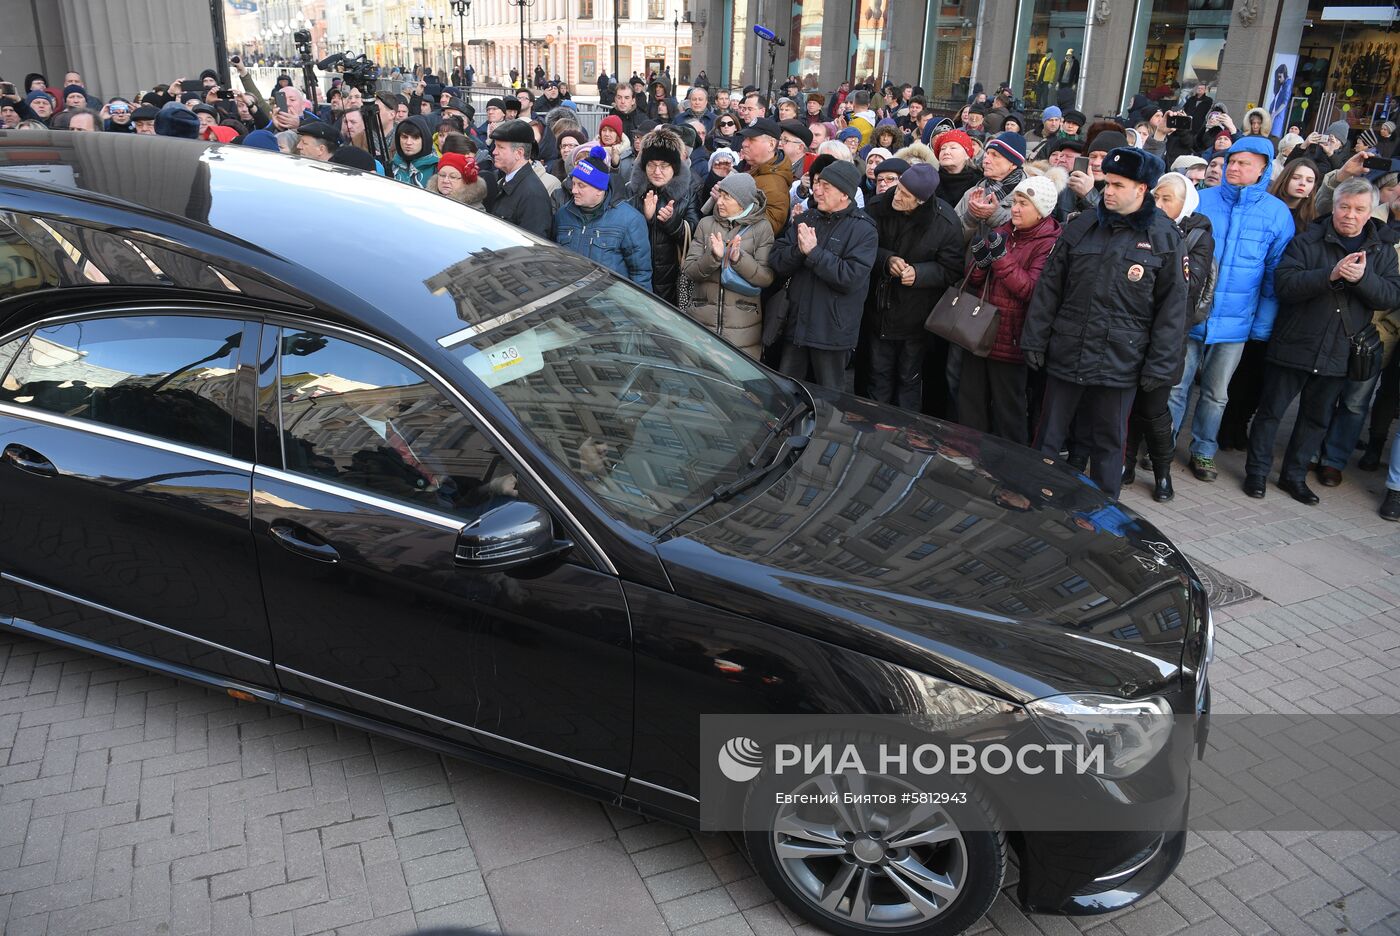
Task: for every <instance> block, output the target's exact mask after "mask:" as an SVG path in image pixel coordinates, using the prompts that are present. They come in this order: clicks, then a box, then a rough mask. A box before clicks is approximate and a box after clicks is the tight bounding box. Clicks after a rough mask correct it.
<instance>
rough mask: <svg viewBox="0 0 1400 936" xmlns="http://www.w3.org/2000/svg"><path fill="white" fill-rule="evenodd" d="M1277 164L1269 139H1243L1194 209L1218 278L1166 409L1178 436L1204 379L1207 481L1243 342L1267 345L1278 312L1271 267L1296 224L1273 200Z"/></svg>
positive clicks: (1195, 464)
mask: <svg viewBox="0 0 1400 936" xmlns="http://www.w3.org/2000/svg"><path fill="white" fill-rule="evenodd" d="M1273 158H1274V145H1273V143H1271V142H1269V138H1268V137H1258V136H1247V137H1242V138H1241V139H1240V140H1238V141H1237V142H1236V143H1235V144H1234V145H1233V146H1231V147H1230V149H1229V150H1228V151H1227V152H1226V165H1225V179H1224V181H1223V182H1222V183H1221V184H1220V185H1218V186H1216V187H1215V188H1208V189H1206V190H1205V191H1203V192H1201V204H1200V207H1198V208H1197V209H1196V212H1197V213H1198V214H1202V215H1205V216H1206V217H1207V218H1209V219H1210V225H1211V232H1212V234H1213V235H1214V237H1215V261H1216V264H1217V265H1218V266H1219V268H1220V272H1219V278H1218V279H1217V280H1216V286H1215V305H1214V307H1213V308H1212V309H1211V313H1210V317H1209V318H1207V319H1206V320H1205V321H1204V322H1202V323H1201V324H1199V325H1197V326H1196V327H1195V328H1193V329H1191V333H1190V335H1189V336H1188V337H1187V339H1186V369H1185V371H1184V372H1183V373H1182V375H1181V381H1180V382H1179V383H1178V384H1177V385H1176V387H1175V388H1174V389H1173V390H1172V395H1171V401H1170V403H1169V407H1170V409H1171V414H1172V426H1173V429H1174V431H1176V432H1177V433H1180V432H1181V429H1182V425H1181V423H1182V420H1183V418H1184V417H1185V415H1186V403H1187V400H1188V399H1189V398H1190V396H1191V385H1192V384H1193V383H1194V382H1195V381H1196V377H1197V375H1199V376H1200V379H1201V394H1200V399H1199V400H1198V401H1197V402H1196V415H1195V418H1194V419H1193V420H1192V423H1191V470H1192V471H1193V472H1194V473H1195V475H1196V477H1197V478H1199V479H1200V480H1202V481H1214V480H1215V478H1216V474H1217V472H1216V468H1215V452H1216V449H1217V448H1218V446H1217V444H1216V434H1217V433H1218V432H1219V430H1220V417H1221V416H1222V415H1223V414H1224V412H1225V404H1226V402H1227V401H1228V400H1229V389H1230V377H1231V376H1233V375H1234V373H1235V367H1236V366H1237V365H1238V364H1239V363H1240V356H1241V355H1243V354H1244V345H1245V342H1246V341H1248V340H1250V339H1255V340H1259V341H1263V340H1266V339H1268V337H1269V334H1270V332H1271V331H1272V330H1273V325H1274V316H1275V315H1277V313H1278V299H1277V298H1276V297H1275V296H1274V268H1275V267H1277V266H1278V263H1279V260H1280V259H1281V258H1282V257H1283V251H1284V248H1285V247H1287V246H1288V242H1289V241H1290V240H1292V239H1293V228H1294V225H1293V216H1292V215H1291V214H1290V213H1289V211H1288V206H1287V205H1285V204H1284V203H1283V202H1282V201H1281V200H1279V199H1278V198H1275V197H1274V196H1273V195H1270V194H1269V182H1270V177H1269V166H1270V164H1271V163H1272V162H1273Z"/></svg>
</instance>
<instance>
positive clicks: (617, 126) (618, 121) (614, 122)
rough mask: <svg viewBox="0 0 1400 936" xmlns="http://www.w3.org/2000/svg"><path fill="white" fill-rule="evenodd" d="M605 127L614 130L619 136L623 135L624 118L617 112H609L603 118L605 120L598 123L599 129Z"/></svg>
mask: <svg viewBox="0 0 1400 936" xmlns="http://www.w3.org/2000/svg"><path fill="white" fill-rule="evenodd" d="M604 127H607V128H608V129H610V130H612V132H613V133H616V134H617V135H618V136H622V118H621V117H619V116H617V115H616V114H609V115H608V116H606V117H604V118H603V122H602V123H600V124H599V125H598V129H599V130H600V131H601V130H602V129H603V128H604Z"/></svg>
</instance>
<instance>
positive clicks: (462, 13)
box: [452, 0, 472, 84]
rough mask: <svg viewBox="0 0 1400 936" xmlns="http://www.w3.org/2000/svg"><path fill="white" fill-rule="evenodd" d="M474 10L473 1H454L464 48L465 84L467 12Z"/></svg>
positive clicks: (460, 38) (465, 70) (463, 80)
mask: <svg viewBox="0 0 1400 936" xmlns="http://www.w3.org/2000/svg"><path fill="white" fill-rule="evenodd" d="M471 8H472V0H452V12H453V13H456V14H457V41H458V44H459V45H461V47H462V65H461V68H462V75H461V80H462V83H463V84H466V83H467V23H466V19H467V11H468V10H470V9H471Z"/></svg>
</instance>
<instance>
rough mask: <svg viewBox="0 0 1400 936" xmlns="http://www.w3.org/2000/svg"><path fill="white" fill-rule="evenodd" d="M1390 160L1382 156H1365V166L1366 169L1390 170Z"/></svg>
mask: <svg viewBox="0 0 1400 936" xmlns="http://www.w3.org/2000/svg"><path fill="white" fill-rule="evenodd" d="M1390 165H1391V164H1390V160H1389V159H1386V158H1385V157H1384V156H1367V157H1366V162H1365V166H1366V168H1367V169H1378V170H1380V171H1381V172H1389V171H1390Z"/></svg>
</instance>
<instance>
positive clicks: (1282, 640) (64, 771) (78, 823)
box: [0, 455, 1400, 936]
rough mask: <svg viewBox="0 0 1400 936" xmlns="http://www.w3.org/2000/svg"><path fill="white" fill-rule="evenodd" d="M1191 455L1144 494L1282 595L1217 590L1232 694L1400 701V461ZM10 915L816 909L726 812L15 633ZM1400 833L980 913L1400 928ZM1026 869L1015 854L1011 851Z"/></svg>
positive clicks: (689, 921)
mask: <svg viewBox="0 0 1400 936" xmlns="http://www.w3.org/2000/svg"><path fill="white" fill-rule="evenodd" d="M1220 462H1221V469H1222V470H1221V477H1220V480H1219V482H1218V483H1216V484H1213V485H1205V484H1200V483H1197V482H1196V481H1195V480H1194V479H1193V478H1191V477H1190V476H1189V474H1186V473H1185V472H1181V474H1182V475H1183V476H1182V477H1180V479H1179V481H1178V485H1177V489H1178V492H1179V493H1178V496H1177V499H1176V500H1175V502H1173V503H1171V504H1168V505H1165V506H1163V505H1157V504H1154V503H1153V502H1152V501H1151V500H1150V499H1149V498H1148V497H1147V487H1146V485H1145V484H1144V483H1143V482H1141V481H1140V482H1139V484H1138V485H1137V487H1136V488H1135V489H1134V490H1132V491H1129V492H1126V493H1125V495H1124V496H1125V500H1126V502H1127V503H1128V504H1130V505H1131V506H1133V507H1135V508H1137V509H1139V510H1141V511H1142V512H1143V513H1144V514H1146V515H1147V516H1148V517H1150V518H1151V519H1153V520H1154V521H1156V522H1157V523H1158V524H1159V525H1160V526H1161V527H1162V529H1163V530H1164V531H1166V532H1167V533H1168V534H1169V535H1170V536H1172V537H1173V538H1174V539H1175V541H1176V542H1177V543H1178V544H1179V545H1180V546H1181V547H1182V548H1183V549H1184V550H1185V551H1186V552H1187V553H1188V554H1189V555H1190V556H1191V557H1192V558H1193V559H1199V560H1202V561H1204V562H1206V563H1209V564H1210V565H1212V566H1214V567H1215V568H1217V569H1219V570H1220V571H1222V572H1225V573H1227V574H1229V575H1231V576H1233V577H1235V578H1237V579H1239V580H1241V581H1243V582H1245V583H1246V584H1248V585H1250V586H1252V587H1253V588H1254V589H1256V590H1257V591H1258V592H1259V593H1260V597H1257V598H1254V599H1252V600H1250V601H1248V602H1245V603H1242V604H1238V605H1233V606H1230V607H1227V608H1225V609H1223V610H1222V611H1220V612H1218V613H1217V617H1216V619H1217V622H1218V624H1219V643H1218V655H1217V661H1216V664H1215V669H1214V670H1213V671H1212V682H1213V684H1214V687H1215V701H1216V706H1217V709H1218V710H1220V711H1250V712H1253V711H1272V710H1277V711H1297V710H1302V711H1306V712H1314V713H1316V712H1342V713H1357V712H1366V713H1375V714H1396V713H1400V525H1396V524H1387V523H1385V522H1384V521H1381V520H1380V519H1379V518H1378V517H1377V516H1376V513H1375V509H1376V505H1377V503H1378V500H1379V497H1380V490H1381V487H1382V478H1383V475H1381V474H1370V475H1366V474H1362V473H1360V472H1355V471H1353V472H1351V473H1349V474H1348V476H1347V481H1346V483H1345V484H1344V485H1343V486H1342V487H1341V488H1338V489H1336V490H1327V489H1322V488H1319V489H1318V490H1319V492H1320V493H1321V494H1322V496H1323V498H1324V500H1323V504H1322V506H1320V507H1316V508H1307V507H1303V506H1301V505H1299V504H1296V503H1294V502H1293V501H1292V500H1290V499H1289V498H1287V497H1286V496H1284V495H1282V494H1281V492H1279V491H1277V490H1276V489H1273V488H1272V487H1271V488H1270V492H1269V496H1268V498H1267V499H1266V500H1264V501H1262V502H1260V501H1252V500H1249V499H1247V498H1246V497H1244V495H1243V494H1241V493H1240V492H1239V489H1238V482H1239V480H1240V476H1241V467H1242V466H1241V462H1242V459H1241V457H1240V456H1238V455H1225V456H1223V457H1222V458H1221V459H1220ZM0 765H3V766H0V929H3V932H4V933H5V934H6V936H29V934H41V933H51V934H61V936H68V934H78V933H87V932H97V933H103V934H117V933H131V934H140V936H151V934H160V936H183V934H197V933H213V934H219V936H223V934H245V933H246V934H254V933H256V934H296V936H300V934H313V933H323V932H331V931H335V932H338V933H341V934H346V936H350V934H398V933H406V932H411V931H412V930H413V929H414V928H415V927H427V926H434V925H454V926H459V927H480V928H481V931H483V932H505V933H508V934H512V936H572V934H582V933H598V934H608V936H628V934H638V936H644V934H647V936H649V934H664V933H668V932H675V933H685V934H688V936H721V934H724V936H729V934H734V936H740V934H755V936H768V934H789V933H804V934H815V933H816V932H817V931H816V930H814V929H812V928H811V927H795V928H794V926H793V924H794V923H795V922H796V921H795V918H794V917H792V916H790V915H788V914H786V913H785V912H784V911H782V910H781V909H780V908H779V907H778V906H777V904H776V903H775V902H774V901H773V899H772V897H771V895H770V894H769V893H768V892H767V891H766V890H765V888H764V887H763V886H762V885H761V884H760V883H759V882H758V881H757V879H756V878H755V877H754V875H753V872H752V870H751V869H750V868H749V867H748V865H747V864H746V863H745V862H744V860H743V859H742V858H741V857H740V856H739V855H738V854H737V853H736V851H735V849H734V847H733V844H732V842H731V841H730V840H729V839H728V838H727V837H725V836H708V835H696V834H692V833H690V832H687V831H684V830H681V829H678V828H675V827H673V826H670V825H668V824H665V823H659V822H650V821H644V820H642V819H641V818H639V817H637V816H634V815H631V814H629V813H624V812H620V811H615V810H612V809H608V808H604V807H603V806H600V805H598V804H596V803H594V802H592V801H589V800H584V799H581V798H578V797H575V796H571V795H568V794H564V793H559V792H556V791H554V790H552V789H548V788H545V787H542V786H538V785H535V784H532V783H529V782H525V781H522V780H518V779H514V778H512V777H508V776H505V775H502V774H498V773H494V772H492V771H488V770H484V769H480V768H477V767H474V766H471V765H468V764H465V763H462V762H458V761H453V760H446V759H444V758H442V757H440V756H438V755H436V754H432V753H429V752H425V751H422V750H418V749H415V748H408V747H405V746H403V745H400V744H397V743H393V742H387V741H384V740H382V739H379V738H371V737H369V736H367V735H364V734H362V733H359V732H356V731H349V730H346V729H342V728H337V727H333V726H331V725H328V724H325V723H322V722H318V721H313V720H308V719H303V718H301V717H299V716H296V715H289V714H286V713H283V712H281V711H278V710H272V709H269V708H267V707H264V706H261V705H250V704H243V703H237V702H234V701H232V700H231V699H229V698H227V697H225V696H221V695H217V694H214V693H211V692H206V691H204V690H202V689H198V688H194V687H191V686H188V685H184V684H180V683H176V682H173V681H171V680H169V679H165V678H163V677H157V676H152V675H150V674H148V673H145V672H142V671H139V670H135V669H132V668H130V667H125V666H119V665H114V664H112V663H109V662H107V661H104V660H100V659H96V658H93V657H88V656H85V655H82V654H79V653H75V652H70V651H67V650H62V649H58V648H56V647H53V646H50V645H47V644H42V643H38V642H34V641H29V640H25V639H20V638H16V637H14V636H9V635H0ZM1397 869H1400V835H1395V834H1375V835H1372V834H1366V833H1350V834H1317V835H1308V834H1279V835H1265V834H1240V835H1228V834H1211V835H1205V836H1193V837H1192V840H1191V843H1190V851H1189V853H1188V855H1187V856H1186V859H1185V861H1184V862H1183V864H1182V866H1181V868H1180V870H1179V872H1178V873H1177V875H1176V876H1175V877H1174V878H1173V879H1172V880H1171V881H1170V882H1169V883H1168V884H1167V885H1166V886H1165V887H1163V888H1162V889H1161V891H1160V892H1159V893H1158V894H1156V895H1154V896H1153V897H1151V898H1150V899H1148V900H1147V901H1145V902H1143V903H1142V904H1141V905H1139V906H1138V907H1135V908H1133V909H1131V910H1129V911H1127V912H1124V913H1121V914H1117V915H1113V916H1107V917H1098V918H1081V919H1075V920H1067V919H1062V918H1054V917H1030V918H1028V917H1026V916H1025V915H1023V914H1022V913H1021V912H1020V911H1019V910H1017V909H1016V907H1015V906H1014V904H1013V903H1012V902H1011V901H1010V900H1008V899H1006V898H1005V897H1002V898H1001V899H999V900H998V902H997V903H996V904H995V906H994V907H993V909H992V912H991V914H990V916H989V917H988V919H987V920H986V921H985V922H984V923H983V924H982V925H981V926H979V927H978V928H977V929H975V930H974V932H981V933H1002V934H1007V936H1022V934H1054V936H1074V934H1078V933H1081V932H1087V933H1089V934H1092V936H1157V934H1177V933H1180V934H1188V933H1190V934H1234V933H1242V934H1261V936H1262V934H1293V933H1306V934H1314V933H1316V934H1323V936H1338V934H1350V933H1361V934H1367V936H1371V934H1382V933H1392V934H1393V933H1397V932H1400V877H1397ZM1013 873H1014V872H1013Z"/></svg>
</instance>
